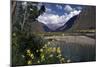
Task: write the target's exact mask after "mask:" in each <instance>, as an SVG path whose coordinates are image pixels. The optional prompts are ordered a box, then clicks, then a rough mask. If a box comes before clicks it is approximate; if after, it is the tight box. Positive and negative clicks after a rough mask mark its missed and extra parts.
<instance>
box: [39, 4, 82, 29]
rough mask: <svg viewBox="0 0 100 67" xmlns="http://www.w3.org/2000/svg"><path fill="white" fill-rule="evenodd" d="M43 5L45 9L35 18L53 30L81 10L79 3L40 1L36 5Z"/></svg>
mask: <svg viewBox="0 0 100 67" xmlns="http://www.w3.org/2000/svg"><path fill="white" fill-rule="evenodd" d="M41 5H44V6H45V8H46V11H45V12H44V13H43V14H42V15H40V16H39V17H38V18H37V20H38V21H39V22H41V23H44V24H45V25H46V26H48V28H50V29H52V30H55V29H57V28H59V27H61V26H63V25H64V24H65V23H66V22H67V21H68V20H70V18H72V17H73V16H75V15H79V14H80V13H81V11H82V8H83V7H82V6H80V5H69V4H54V3H52V4H51V3H40V4H38V7H39V8H40V6H41Z"/></svg>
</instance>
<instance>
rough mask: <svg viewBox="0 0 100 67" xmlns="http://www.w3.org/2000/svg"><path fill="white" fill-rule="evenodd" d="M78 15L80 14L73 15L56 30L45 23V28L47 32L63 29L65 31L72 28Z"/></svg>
mask: <svg viewBox="0 0 100 67" xmlns="http://www.w3.org/2000/svg"><path fill="white" fill-rule="evenodd" d="M77 17H78V15H75V16H73V17H72V18H70V19H69V20H68V21H67V22H66V23H65V24H64V25H63V26H61V27H59V28H57V29H56V30H52V29H50V28H48V26H46V25H45V24H44V25H43V28H44V30H45V31H46V32H62V31H65V30H68V29H69V28H71V27H72V25H73V24H74V21H75V20H76V19H77Z"/></svg>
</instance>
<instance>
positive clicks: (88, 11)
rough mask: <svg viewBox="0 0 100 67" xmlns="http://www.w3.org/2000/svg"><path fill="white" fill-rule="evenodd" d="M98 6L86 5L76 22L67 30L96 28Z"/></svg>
mask: <svg viewBox="0 0 100 67" xmlns="http://www.w3.org/2000/svg"><path fill="white" fill-rule="evenodd" d="M95 10H96V7H95V6H91V7H88V6H87V7H84V8H83V11H82V12H81V13H80V15H79V16H78V18H77V20H76V21H75V24H74V25H73V26H72V27H71V28H70V29H69V30H66V32H75V31H78V30H88V29H89V30H92V29H93V30H95V26H96V11H95Z"/></svg>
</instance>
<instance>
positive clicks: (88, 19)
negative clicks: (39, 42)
mask: <svg viewBox="0 0 100 67" xmlns="http://www.w3.org/2000/svg"><path fill="white" fill-rule="evenodd" d="M95 9H96V7H95V6H87V7H85V8H84V10H83V11H82V12H81V13H80V14H78V15H75V16H73V17H72V18H70V19H69V20H68V21H67V22H66V23H65V24H64V25H63V26H61V27H59V28H57V29H56V30H52V29H50V28H48V26H46V25H45V24H43V23H40V22H38V21H37V22H34V23H32V24H31V25H32V29H31V30H32V31H33V32H74V31H76V30H86V29H94V30H95V26H96V12H95Z"/></svg>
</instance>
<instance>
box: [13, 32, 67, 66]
mask: <svg viewBox="0 0 100 67" xmlns="http://www.w3.org/2000/svg"><path fill="white" fill-rule="evenodd" d="M48 45H50V43H49V41H47V40H45V39H43V37H41V36H38V35H36V34H26V33H13V34H12V65H13V66H15V65H17V66H18V65H36V64H51V63H52V64H53V63H65V62H66V61H65V60H66V59H65V58H64V57H63V56H62V55H61V50H60V47H49V46H48Z"/></svg>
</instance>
